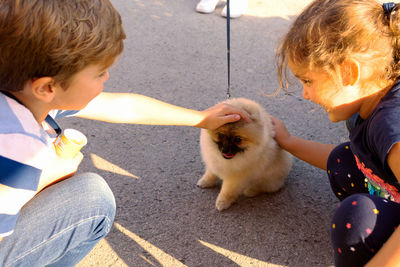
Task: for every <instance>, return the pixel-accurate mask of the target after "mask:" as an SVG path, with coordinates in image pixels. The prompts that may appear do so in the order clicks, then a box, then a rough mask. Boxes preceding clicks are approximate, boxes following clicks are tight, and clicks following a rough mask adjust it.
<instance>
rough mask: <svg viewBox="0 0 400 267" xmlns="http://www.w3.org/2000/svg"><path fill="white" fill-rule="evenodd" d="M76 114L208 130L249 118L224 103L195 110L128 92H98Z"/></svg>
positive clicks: (110, 119) (107, 119)
mask: <svg viewBox="0 0 400 267" xmlns="http://www.w3.org/2000/svg"><path fill="white" fill-rule="evenodd" d="M77 116H78V117H82V118H86V119H94V120H101V121H106V122H113V123H130V124H151V125H182V126H195V127H200V128H207V129H216V128H218V127H219V126H222V125H223V124H226V123H229V122H234V121H237V120H239V119H240V117H242V118H243V119H245V120H246V121H249V120H250V119H249V117H248V114H247V113H246V112H245V111H243V110H242V109H239V108H236V107H233V106H231V105H227V104H218V105H215V106H213V107H211V108H209V109H207V110H205V111H197V110H192V109H186V108H183V107H179V106H175V105H171V104H168V103H165V102H162V101H159V100H157V99H154V98H151V97H147V96H144V95H139V94H130V93H101V94H100V95H99V96H97V97H96V98H95V99H93V100H92V101H91V102H90V103H89V104H88V105H87V107H85V108H84V109H83V110H81V111H80V112H79V113H78V114H77Z"/></svg>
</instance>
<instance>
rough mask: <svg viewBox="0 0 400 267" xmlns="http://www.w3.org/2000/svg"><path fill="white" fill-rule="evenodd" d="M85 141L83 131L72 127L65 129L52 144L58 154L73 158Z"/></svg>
mask: <svg viewBox="0 0 400 267" xmlns="http://www.w3.org/2000/svg"><path fill="white" fill-rule="evenodd" d="M86 143H87V138H86V136H85V135H84V134H83V133H81V132H80V131H77V130H74V129H66V130H64V132H63V133H62V136H61V138H60V139H58V140H57V141H56V142H55V143H54V146H55V149H56V152H57V155H58V156H60V157H62V158H74V157H75V156H76V155H77V154H78V152H79V151H80V150H81V148H82V147H83V146H85V145H86Z"/></svg>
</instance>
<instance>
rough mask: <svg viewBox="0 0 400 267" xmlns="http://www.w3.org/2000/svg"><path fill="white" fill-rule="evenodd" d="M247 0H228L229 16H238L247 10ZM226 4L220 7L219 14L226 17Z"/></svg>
mask: <svg viewBox="0 0 400 267" xmlns="http://www.w3.org/2000/svg"><path fill="white" fill-rule="evenodd" d="M247 5H248V2H247V0H230V1H229V11H230V12H229V13H230V15H231V18H238V17H240V16H241V15H242V14H243V13H244V12H246V10H247ZM227 9H228V8H227V6H225V7H224V9H222V12H221V16H223V17H225V18H226V13H227Z"/></svg>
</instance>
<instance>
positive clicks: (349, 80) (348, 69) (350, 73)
mask: <svg viewBox="0 0 400 267" xmlns="http://www.w3.org/2000/svg"><path fill="white" fill-rule="evenodd" d="M340 75H341V78H342V85H343V86H352V85H355V84H356V83H357V82H358V80H359V79H360V64H359V63H358V61H357V60H354V59H346V60H345V61H343V63H342V64H341V65H340Z"/></svg>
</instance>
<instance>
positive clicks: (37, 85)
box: [32, 77, 55, 103]
mask: <svg viewBox="0 0 400 267" xmlns="http://www.w3.org/2000/svg"><path fill="white" fill-rule="evenodd" d="M32 93H33V94H34V96H35V97H36V98H38V99H40V100H41V101H43V102H45V103H50V102H51V101H52V100H53V98H54V96H55V88H54V80H53V78H51V77H41V78H34V79H33V80H32Z"/></svg>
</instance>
